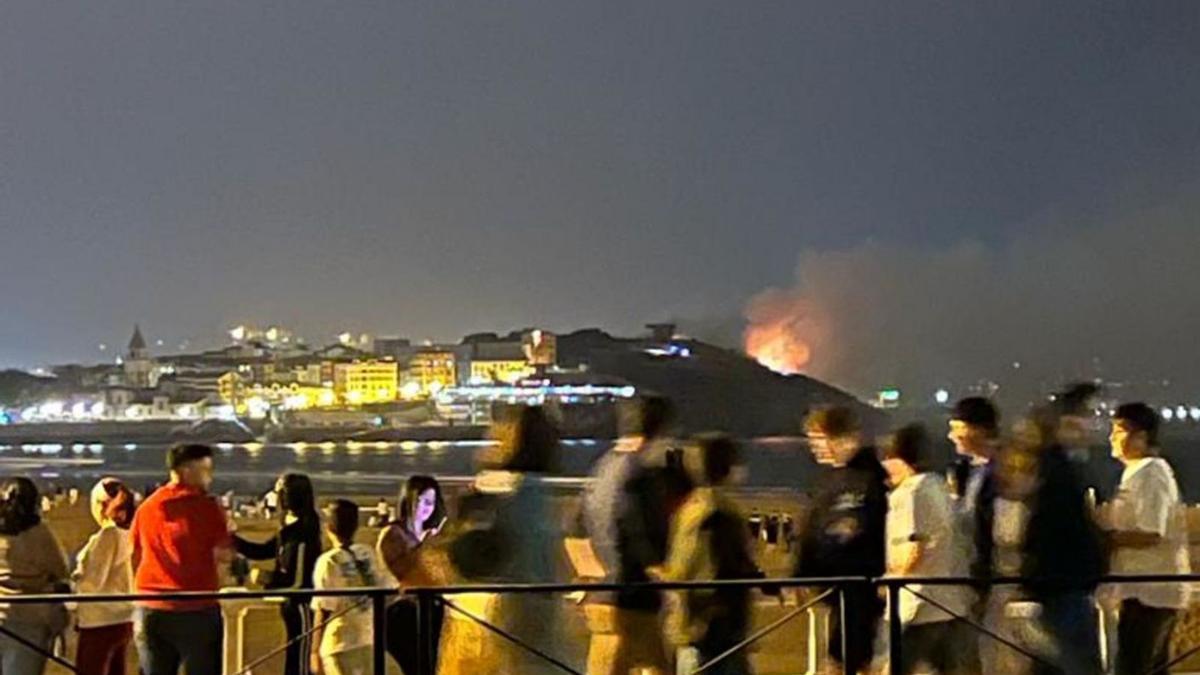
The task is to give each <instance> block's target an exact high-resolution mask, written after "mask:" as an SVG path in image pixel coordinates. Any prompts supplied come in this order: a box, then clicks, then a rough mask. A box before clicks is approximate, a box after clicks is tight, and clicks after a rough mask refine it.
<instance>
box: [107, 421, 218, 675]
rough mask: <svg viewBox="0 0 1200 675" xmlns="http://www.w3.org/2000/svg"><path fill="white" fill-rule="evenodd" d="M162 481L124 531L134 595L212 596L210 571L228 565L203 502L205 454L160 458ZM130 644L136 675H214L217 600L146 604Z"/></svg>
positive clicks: (187, 448) (178, 448)
mask: <svg viewBox="0 0 1200 675" xmlns="http://www.w3.org/2000/svg"><path fill="white" fill-rule="evenodd" d="M167 467H168V468H169V469H170V480H169V481H168V482H167V484H166V485H164V486H162V487H160V488H158V489H157V490H155V491H154V494H152V495H150V496H149V497H147V498H146V501H144V502H143V503H142V505H141V506H140V507H138V510H137V514H136V515H135V516H134V517H133V526H132V527H131V529H130V539H131V540H132V544H133V563H134V569H135V575H134V582H135V585H136V588H137V592H138V593H176V592H180V591H210V592H212V591H217V590H219V588H220V577H219V574H218V571H217V568H218V565H221V564H226V563H228V562H229V561H231V560H232V559H233V538H232V537H231V536H230V533H229V530H228V528H227V525H226V523H227V520H226V517H225V512H224V511H222V510H221V506H220V505H219V504H218V503H217V501H216V500H215V499H213V498H212V497H211V496H210V495H209V494H208V490H209V487H210V486H211V485H212V479H213V450H212V448H211V447H209V446H207V445H200V444H194V443H188V444H181V445H175V446H172V447H171V449H170V450H168V451H167ZM139 605H140V606H141V610H142V625H141V629H140V630H141V632H140V633H139V634H138V635H137V636H136V639H137V643H138V652H139V656H140V659H141V672H142V675H178V673H179V668H180V666H183V667H184V668H185V669H186V671H187V673H188V675H219V674H220V673H221V670H222V659H221V656H222V639H223V630H222V629H223V620H222V618H221V609H220V606H219V604H218V602H217V600H215V599H213V600H146V601H142V602H141V603H139Z"/></svg>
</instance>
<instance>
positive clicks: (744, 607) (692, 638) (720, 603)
mask: <svg viewBox="0 0 1200 675" xmlns="http://www.w3.org/2000/svg"><path fill="white" fill-rule="evenodd" d="M696 450H697V451H698V463H699V464H700V466H699V467H698V470H697V474H698V476H697V478H698V479H699V483H700V485H699V487H697V488H695V489H694V490H692V492H691V494H690V495H689V496H688V497H687V499H686V500H685V501H684V503H683V505H682V506H681V507H680V508H679V510H678V511H677V512H676V514H675V517H674V519H673V520H672V525H671V545H670V549H669V552H668V555H667V561H666V565H665V566H664V567H663V569H662V573H661V577H662V579H664V580H667V581H707V580H714V579H755V578H761V577H762V576H763V573H762V571H761V570H760V569H759V568H758V566H757V565H756V564H755V563H754V558H753V555H752V553H751V548H750V534H749V532H750V530H749V525H748V523H747V522H746V518H745V516H743V515H742V513H741V511H740V510H739V509H738V507H737V505H736V504H735V503H734V501H733V500H732V499H731V498H730V497H729V496H728V495H727V494H726V493H725V489H726V486H728V484H729V483H730V480H731V477H732V475H733V471H734V468H735V467H737V466H739V465H740V464H741V456H740V452H739V449H738V446H737V444H736V443H735V442H734V441H733V440H732V439H730V438H729V437H728V436H724V435H720V434H710V435H704V436H700V437H699V438H698V439H697V447H696ZM682 596H683V602H682V605H681V608H680V609H681V616H680V617H679V621H678V622H677V623H678V626H679V627H680V628H681V632H682V637H683V640H684V641H685V644H686V645H688V646H690V647H691V648H694V649H695V650H696V652H697V656H698V660H699V663H700V664H701V665H703V664H708V663H710V662H711V661H713V660H714V659H716V658H717V657H718V656H720V655H722V654H724V653H725V652H727V651H728V650H730V649H732V648H733V647H735V646H737V645H738V644H740V643H741V642H742V641H744V640H745V639H746V636H747V634H748V632H749V628H750V618H751V617H750V611H751V605H750V597H751V594H750V589H748V588H723V589H706V590H689V591H685V592H684V593H682ZM705 672H708V673H713V674H714V675H749V673H751V672H752V671H751V668H750V661H749V658H748V657H747V654H746V650H745V648H743V649H739V650H738V651H736V652H734V653H733V654H731V655H729V656H727V657H725V658H723V659H722V660H720V661H718V662H717V663H716V664H715V665H713V666H712V667H710V668H709V669H708V670H706V671H705Z"/></svg>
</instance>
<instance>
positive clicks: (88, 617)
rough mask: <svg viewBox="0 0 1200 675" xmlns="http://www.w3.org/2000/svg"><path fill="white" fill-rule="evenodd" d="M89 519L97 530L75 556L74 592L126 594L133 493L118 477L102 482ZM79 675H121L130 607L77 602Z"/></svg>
mask: <svg viewBox="0 0 1200 675" xmlns="http://www.w3.org/2000/svg"><path fill="white" fill-rule="evenodd" d="M90 502H91V509H92V517H93V518H95V520H96V524H98V525H99V526H100V529H99V530H98V531H97V532H96V533H95V534H93V535H92V536H91V538H90V539H88V541H87V543H86V544H84V546H83V549H82V550H81V551H80V552H79V555H78V560H77V563H76V565H75V572H74V574H72V575H71V580H72V581H73V582H74V583H75V592H77V593H87V594H111V595H128V594H130V593H132V592H133V545H132V544H131V542H130V540H129V527H130V525H132V524H133V516H134V511H135V508H136V506H135V502H134V495H133V493H132V492H130V491H129V488H127V487H125V484H124V483H122V482H121V481H120V480H118V479H116V478H103V479H101V480H100V482H98V483H96V485H95V487H93V488H92V492H91V495H90ZM75 615H76V617H75V618H76V623H77V624H78V627H79V647H78V649H77V651H76V655H75V667H76V668H78V671H79V675H125V660H126V658H125V655H126V652H127V651H128V649H129V643H130V642H132V640H133V604H132V603H127V602H112V603H107V602H106V603H88V602H84V603H80V604H79V608H78V609H77V610H76V612H75Z"/></svg>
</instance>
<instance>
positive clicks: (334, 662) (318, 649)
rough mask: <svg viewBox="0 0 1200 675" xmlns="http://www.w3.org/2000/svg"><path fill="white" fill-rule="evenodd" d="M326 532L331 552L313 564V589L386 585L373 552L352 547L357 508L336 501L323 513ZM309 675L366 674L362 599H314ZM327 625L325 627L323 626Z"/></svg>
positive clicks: (368, 636) (366, 612)
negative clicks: (331, 546) (314, 627)
mask: <svg viewBox="0 0 1200 675" xmlns="http://www.w3.org/2000/svg"><path fill="white" fill-rule="evenodd" d="M326 530H327V532H328V534H329V538H330V539H332V540H333V543H334V547H333V548H332V549H330V550H328V551H326V552H324V553H322V554H321V557H319V558H317V563H316V567H315V569H314V570H313V588H315V589H317V590H323V589H331V588H365V587H373V586H379V585H381V584H386V583H387V580H386V577H385V576H384V573H383V572H381V570H382V567H381V566H380V565H379V562H378V560H377V559H376V555H375V549H374V548H373V547H371V546H368V545H366V544H355V543H354V533H355V532H357V531H358V505H357V504H355V503H354V502H352V501H348V500H345V499H338V500H336V501H334V502H333V504H332V505H330V507H329V509H328V510H327V512H326ZM312 607H313V610H314V611H315V612H316V618H315V620H314V623H315V625H317V626H322V624H324V626H323V627H320V628H317V629H316V630H314V631H313V645H314V652H313V655H312V671H313V672H314V673H323V674H324V675H367V673H369V672H371V665H372V664H371V642H372V638H373V632H372V630H373V628H372V617H371V603H370V602H368V601H367V598H365V597H353V596H342V597H316V598H313V601H312ZM325 622H328V623H325Z"/></svg>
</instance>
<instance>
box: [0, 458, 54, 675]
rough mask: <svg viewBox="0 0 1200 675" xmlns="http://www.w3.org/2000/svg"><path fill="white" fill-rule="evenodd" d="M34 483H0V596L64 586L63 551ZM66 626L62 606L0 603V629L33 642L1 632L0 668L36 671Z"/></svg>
mask: <svg viewBox="0 0 1200 675" xmlns="http://www.w3.org/2000/svg"><path fill="white" fill-rule="evenodd" d="M39 502H40V499H39V495H38V489H37V486H36V485H34V483H33V481H31V480H29V479H28V478H25V477H16V478H8V479H5V480H4V482H3V483H2V484H0V597H3V596H4V595H34V594H41V593H62V592H65V591H66V590H67V585H66V584H67V577H68V575H69V574H70V571H69V570H68V568H67V556H66V554H65V553H63V548H62V546H61V545H60V544H59V543H58V539H56V538H55V537H54V534H53V533H52V532H51V531H50V528H49V527H47V526H46V523H44V522H43V521H42V518H41V514H40V512H39V507H38V504H39ZM66 627H67V610H66V608H65V607H63V606H62V605H60V604H59V605H49V604H39V605H10V604H7V603H4V602H0V628H3V629H4V630H5V631H8V632H10V633H12V634H13V635H16V636H18V637H20V638H21V639H23V640H25V641H26V642H28V643H30V644H32V645H34V646H36V647H37V648H38V650H40V651H37V650H34V649H31V648H29V647H28V646H26V645H23V644H21V643H19V642H17V641H16V640H14V639H12V638H10V637H8V636H7V635H3V634H0V673H4V674H5V675H7V674H8V673H17V674H19V675H40V673H42V672H44V670H45V668H46V653H47V652H48V651H49V650H50V648H51V645H52V644H53V642H54V639H55V638H56V637H57V636H58V635H59V634H60V633H62V632H63V630H65V629H66Z"/></svg>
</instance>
